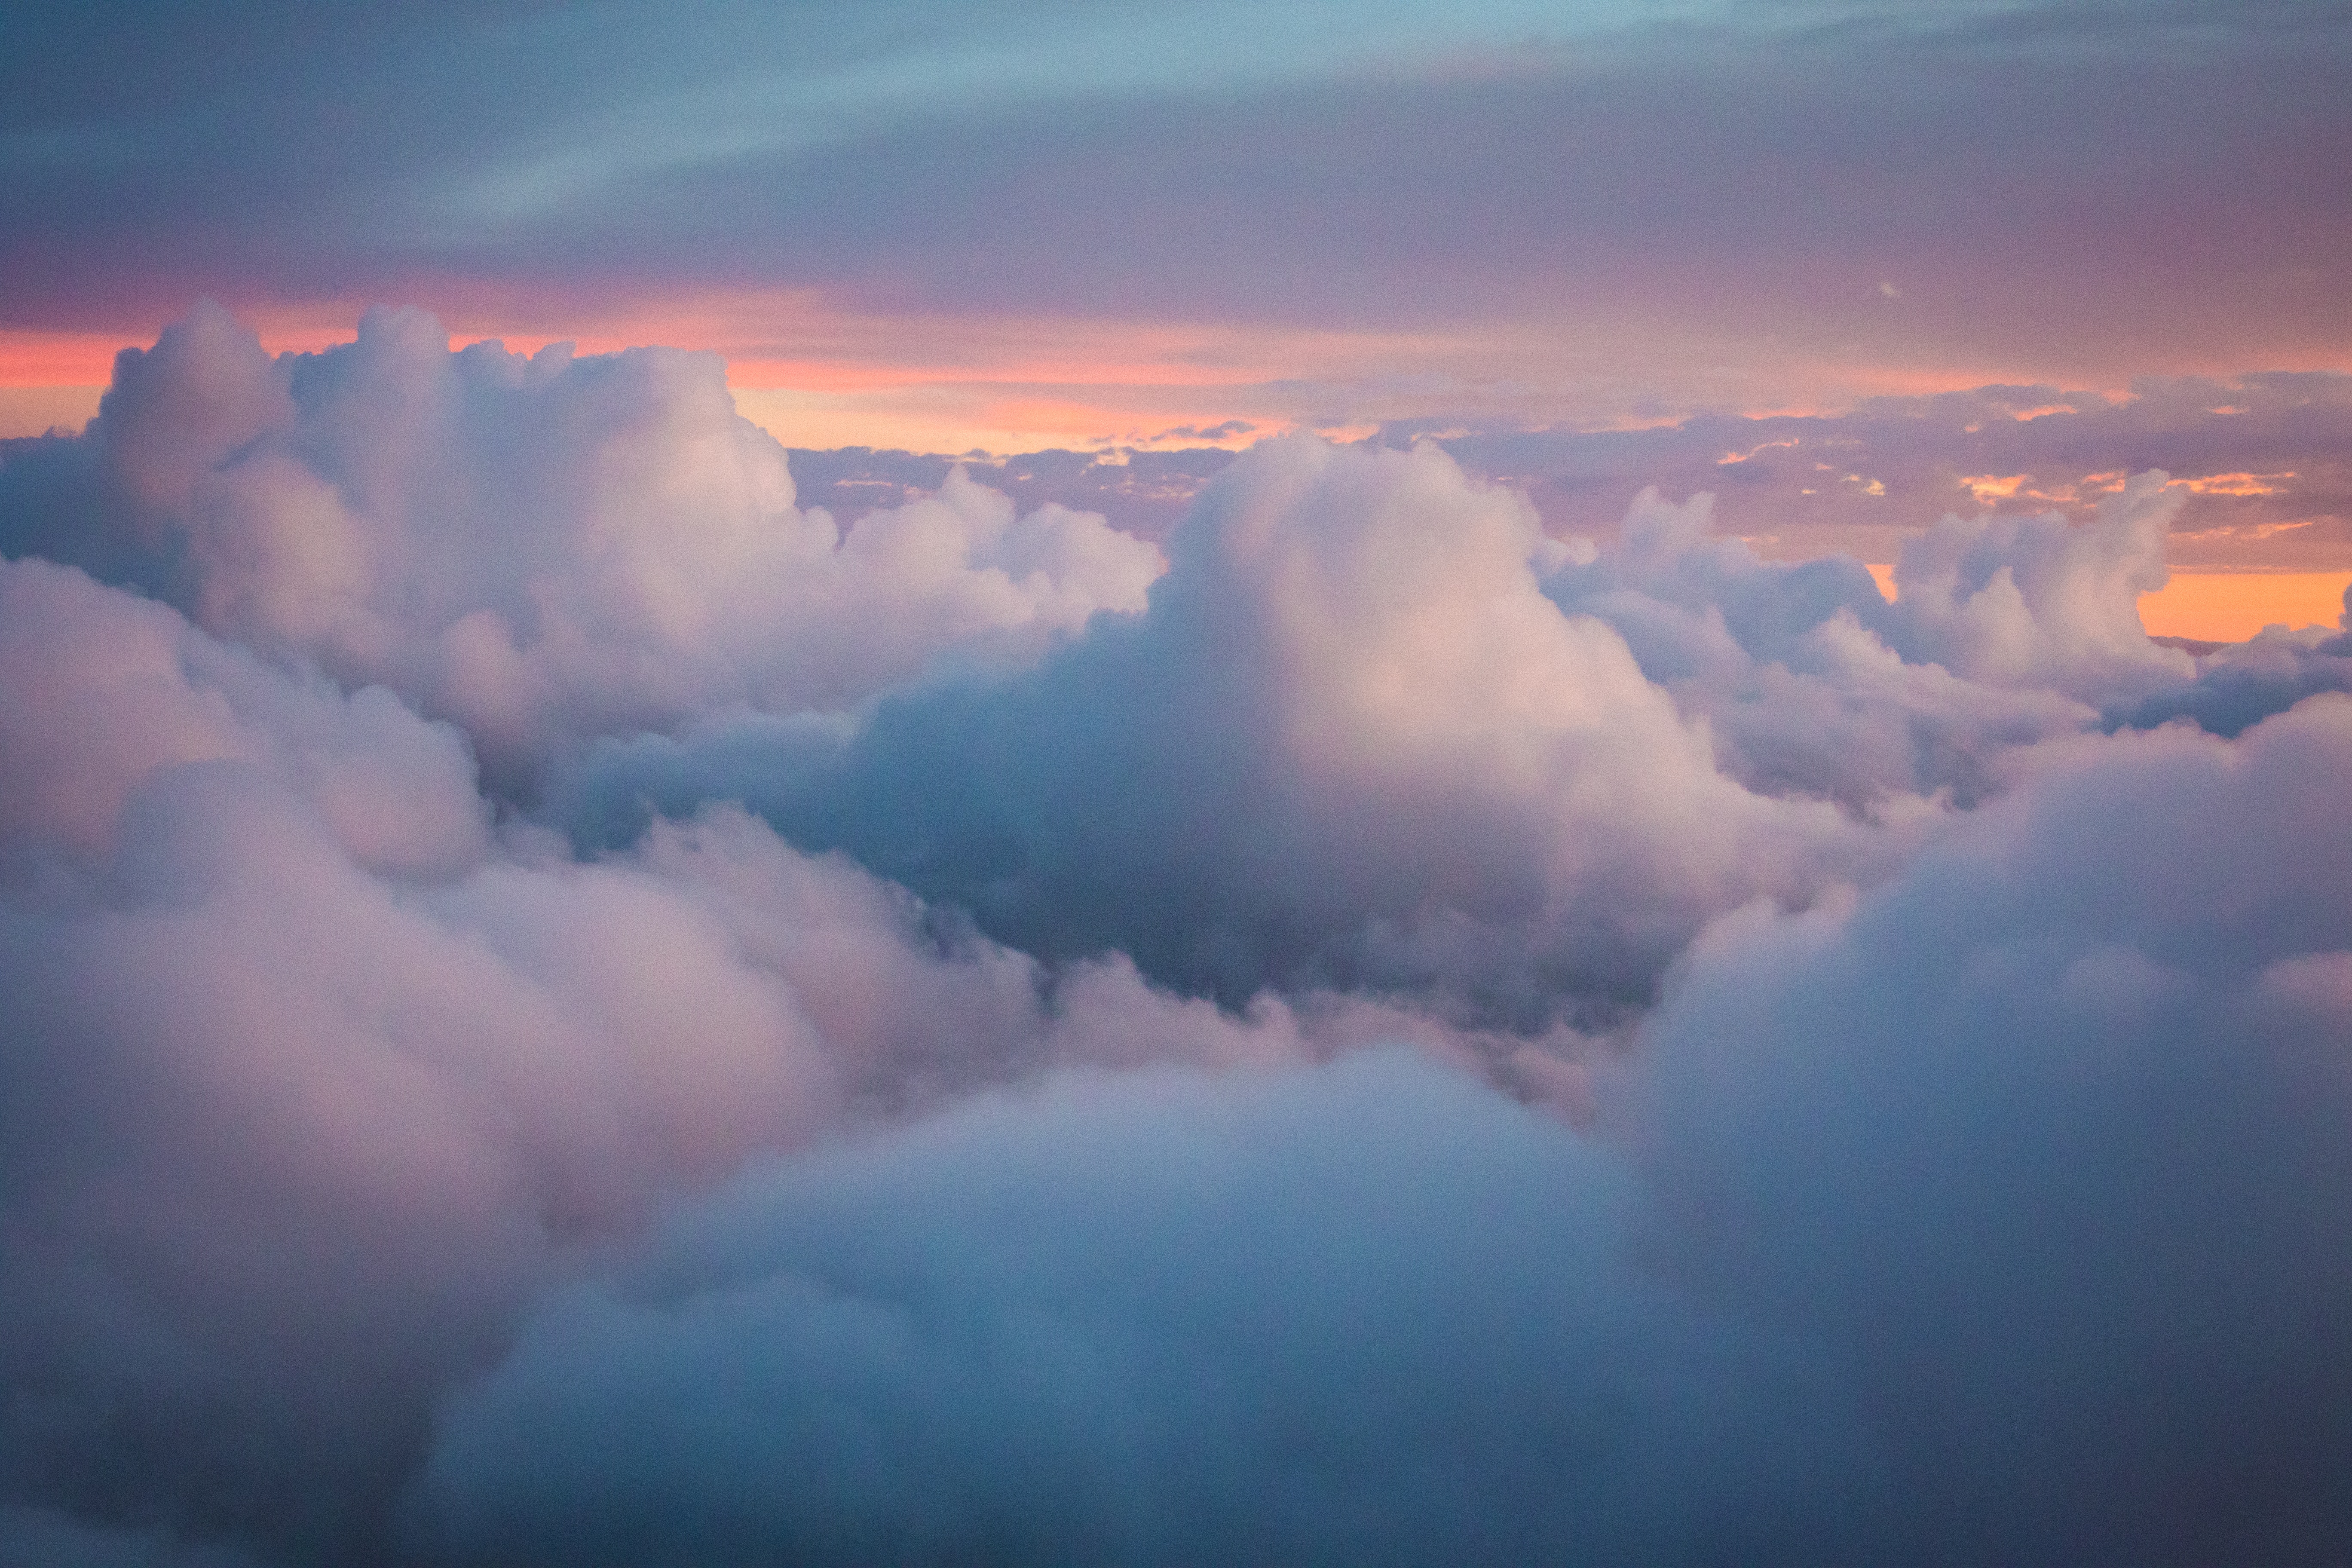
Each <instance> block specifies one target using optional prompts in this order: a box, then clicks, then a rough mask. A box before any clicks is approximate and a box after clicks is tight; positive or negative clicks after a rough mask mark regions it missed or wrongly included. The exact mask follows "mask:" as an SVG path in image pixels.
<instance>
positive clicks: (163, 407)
mask: <svg viewBox="0 0 2352 1568" xmlns="http://www.w3.org/2000/svg"><path fill="white" fill-rule="evenodd" d="M27 468H28V470H29V471H27V472H26V473H25V474H23V475H22V476H21V478H20V476H19V473H18V465H17V464H16V463H15V462H11V463H10V464H9V465H8V466H7V468H5V470H0V541H5V542H6V543H7V545H8V547H9V549H10V550H11V551H12V552H25V551H28V550H29V551H37V552H42V553H47V554H49V555H52V556H54V557H57V558H59V559H63V560H68V561H71V562H74V563H78V564H83V565H87V566H89V567H90V568H91V569H92V570H95V571H98V572H100V573H101V574H107V575H110V576H113V577H116V578H118V579H120V580H124V581H129V582H131V583H135V584H140V585H142V586H146V587H148V588H150V589H151V590H154V591H159V592H163V593H165V594H166V595H168V596H170V597H171V598H172V599H173V601H174V602H176V603H178V604H180V605H182V606H183V607H184V608H186V609H187V610H188V611H189V613H190V614H191V615H192V616H194V618H195V619H196V620H197V621H198V622H199V623H201V624H202V625H204V626H205V627H207V628H208V629H210V630H212V631H214V632H216V633H219V634H221V635H224V636H227V637H234V638H236V639H237V640H239V641H242V642H244V643H246V644H247V645H249V646H252V647H257V648H259V649H262V650H264V651H266V652H268V653H272V654H277V655H279V656H282V657H291V658H301V659H306V660H310V661H315V662H316V663H318V664H319V665H320V666H321V667H323V668H325V669H327V670H328V671H330V672H331V673H332V674H333V675H334V676H336V677H337V678H338V679H341V680H343V681H344V682H346V683H347V684H353V685H356V684H362V683H368V682H377V683H382V684H383V685H385V686H387V687H389V688H391V689H394V691H396V692H398V693H399V694H401V695H402V696H403V697H404V698H405V699H407V700H411V701H413V702H415V703H416V704H417V705H418V706H419V707H420V708H421V709H422V710H424V711H425V712H427V713H430V714H432V715H434V716H436V717H446V718H448V719H451V720H454V721H457V722H459V723H460V724H462V725H463V726H464V727H465V729H466V731H467V733H468V734H469V735H470V736H471V737H472V739H473V742H474V744H475V746H476V747H477V748H478V752H479V753H480V755H481V756H482V758H483V760H484V762H485V763H486V764H487V765H488V766H489V767H490V769H491V770H492V772H493V773H494V774H495V775H496V776H497V777H498V778H499V780H500V781H501V782H502V783H504V784H507V785H508V786H509V787H510V788H527V787H528V786H529V784H530V780H531V778H532V776H533V773H534V771H535V769H536V768H537V766H538V765H539V764H540V763H542V762H543V760H544V758H545V756H546V754H547V752H550V751H551V750H552V749H553V748H555V747H557V746H559V745H560V744H562V742H565V741H566V740H568V739H572V738H576V737H580V736H585V735H595V734H600V733H607V732H614V731H619V732H634V731H639V730H646V729H661V728H665V727H667V726H670V725H674V724H677V723H678V722H680V721H683V720H685V719H686V718H688V717H689V716H691V715H693V714H696V713H698V712H702V711H706V710H709V709H712V708H717V707H722V706H727V705H730V704H731V705H734V706H738V707H747V708H752V709H779V708H781V709H782V710H788V711H789V710H800V709H803V708H810V707H842V706H846V705H849V704H851V703H854V702H856V700H859V699H861V698H864V697H866V696H868V695H870V694H872V693H873V692H874V691H876V690H877V689H881V688H882V687H884V686H887V685H889V684H892V683H894V682H896V681H898V680H901V679H905V678H907V677H908V676H910V675H912V674H914V673H916V672H917V671H918V670H919V669H920V668H922V667H923V666H924V665H925V664H926V663H927V662H928V661H929V660H930V659H932V658H936V657H941V656H948V655H953V656H955V657H959V658H968V659H971V660H976V661H980V662H982V663H989V662H994V663H1006V662H1018V661H1020V660H1021V659H1023V658H1030V657H1034V655H1035V654H1036V653H1037V652H1038V651H1040V650H1042V648H1043V647H1045V646H1046V645H1047V644H1048V643H1049V642H1050V641H1051V640H1052V639H1053V638H1054V637H1056V636H1058V635H1061V634H1066V633H1068V632H1072V631H1075V630H1076V629H1077V628H1078V627H1079V626H1083V625H1084V624H1085V623H1086V621H1087V618H1088V617H1089V616H1092V615H1093V614H1095V613H1096V612H1097V611H1098V610H1112V611H1127V610H1135V609H1139V608H1141V605H1142V595H1143V590H1144V588H1145V586H1146V584H1149V583H1150V580H1151V579H1152V578H1153V577H1154V576H1156V575H1157V574H1159V572H1160V570H1161V560H1160V553H1159V552H1158V551H1157V549H1156V548H1154V547H1153V546H1151V545H1150V544H1148V543H1144V542H1139V541H1137V540H1135V539H1132V538H1130V537H1129V536H1126V535H1123V534H1120V533H1118V532H1116V531H1112V530H1110V529H1109V528H1108V527H1107V526H1105V525H1104V523H1103V521H1102V520H1101V519H1100V518H1099V517H1096V516H1090V515H1087V514H1083V513H1077V512H1073V511H1070V510H1066V509H1065V508H1063V507H1060V506H1058V505H1054V504H1047V505H1045V506H1043V507H1041V508H1039V509H1038V510H1034V511H1033V512H1031V513H1029V514H1028V515H1027V516H1025V517H1016V516H1015V515H1014V514H1013V508H1012V506H1011V505H1010V503H1009V502H1007V501H1006V500H1004V499H1003V497H1002V496H1000V495H998V494H996V493H994V492H992V491H990V490H987V489H983V488H982V487H981V486H979V485H977V484H974V483H972V482H971V481H970V480H968V479H965V478H963V477H961V475H958V474H954V473H950V474H949V475H947V476H946V477H945V479H944V482H943V483H942V484H941V485H940V489H938V490H937V492H936V493H934V494H931V495H928V496H924V497H921V498H919V499H916V500H908V501H905V502H904V503H903V504H900V505H898V506H895V507H891V508H887V509H883V510H875V511H871V512H869V513H868V514H867V515H866V517H865V518H863V519H862V520H860V521H856V523H854V524H852V525H851V526H850V527H848V528H847V529H842V528H840V527H838V526H836V525H835V522H834V521H833V519H832V518H831V517H830V516H829V515H828V514H826V513H824V512H821V511H802V510H798V509H796V508H795V507H794V505H793V480H792V476H791V473H790V471H789V470H788V468H787V467H786V462H785V458H784V454H783V452H782V448H780V447H777V446H776V444H775V443H774V442H773V441H772V439H770V438H769V437H767V436H765V435H764V434H762V433H761V432H760V431H759V430H758V429H756V428H755V427H753V426H751V425H750V424H748V423H747V422H745V421H744V420H742V419H741V418H740V417H739V416H737V415H736V414H735V412H734V409H733V405H732V404H731V402H730V399H729V397H728V395H727V391H726V387H725V385H724V383H723V380H722V373H721V367H720V365H719V363H718V362H717V361H716V360H715V359H713V358H710V357H709V356H697V355H692V354H685V353H676V352H674V351H667V350H654V349H648V350H633V351H630V352H629V353H625V354H620V355H616V356H611V357H607V358H602V359H590V360H574V359H572V357H571V356H570V354H569V352H568V350H566V349H564V348H562V347H558V348H554V349H550V350H546V351H543V352H542V353H540V354H538V355H536V356H534V357H532V358H531V359H529V360H524V359H520V358H519V357H516V356H514V355H510V354H508V353H505V352H504V351H503V350H501V349H500V348H499V346H498V345H496V344H476V345H474V346H473V347H471V348H469V349H467V350H465V351H463V352H462V353H454V354H453V353H450V352H449V350H448V347H447V343H446V334H445V333H444V332H443V331H442V330H441V328H440V326H439V324H438V323H436V322H435V321H433V320H432V319H431V318H430V317H427V316H425V315H423V314H421V313H419V312H415V311H384V310H378V311H373V312H371V313H370V314H369V315H368V316H367V317H366V318H365V319H364V320H363V321H362V323H361V326H360V331H359V335H358V338H357V340H356V341H355V342H352V343H349V344H346V345H344V346H342V347H340V348H337V349H335V350H332V351H331V352H329V353H324V354H320V355H296V356H289V357H286V358H281V359H278V360H272V359H270V358H269V357H268V355H266V354H264V353H262V352H261V350H260V347H259V345H258V343H257V342H256V341H255V340H254V338H253V336H252V334H251V333H250V332H249V331H246V330H245V329H243V328H241V327H239V326H237V325H236V323H235V322H233V321H230V320H229V319H228V318H227V317H226V315H225V314H224V313H222V312H221V311H219V310H217V309H215V308H205V309H202V310H198V311H196V312H195V313H194V315H193V316H191V317H190V318H189V320H188V321H186V322H184V323H182V324H180V325H177V326H174V327H173V328H171V329H169V330H168V331H166V332H165V333H164V334H163V338H162V340H161V341H160V342H158V343H157V345H156V347H155V348H154V349H153V350H152V351H150V352H147V353H141V352H140V351H136V350H132V351H128V352H126V353H125V354H124V355H123V356H122V359H121V363H120V364H119V365H118V367H117V376H116V384H115V386H114V388H113V390H112V391H111V392H110V393H109V395H108V396H107V400H106V403H105V405H104V406H103V408H102V410H101V412H100V417H99V418H98V420H97V421H96V422H95V423H94V424H93V425H92V426H91V428H90V430H89V434H88V435H87V436H85V437H79V439H77V440H74V441H69V442H64V443H50V444H47V446H46V447H44V449H42V450H40V451H38V452H37V454H36V460H35V461H34V462H32V463H31V464H29V465H27Z"/></svg>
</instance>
